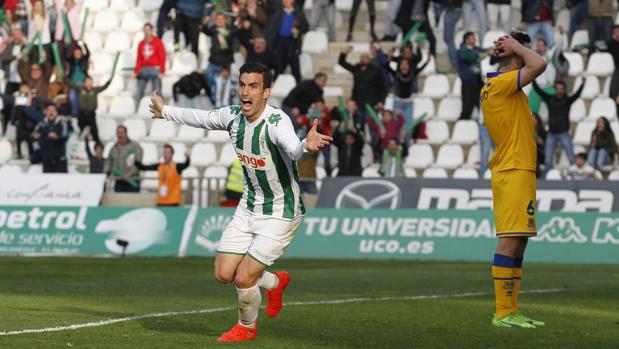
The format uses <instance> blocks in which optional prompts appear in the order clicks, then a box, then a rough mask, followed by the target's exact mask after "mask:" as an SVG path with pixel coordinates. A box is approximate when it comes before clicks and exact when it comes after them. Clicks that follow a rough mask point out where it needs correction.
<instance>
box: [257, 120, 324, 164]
mask: <svg viewBox="0 0 619 349" xmlns="http://www.w3.org/2000/svg"><path fill="white" fill-rule="evenodd" d="M317 125H318V120H314V125H313V126H312V129H311V130H310V131H309V132H308V133H307V136H306V137H305V139H304V140H303V141H300V140H299V137H298V136H297V134H296V133H295V131H294V127H293V126H292V121H290V118H288V117H286V118H283V119H282V120H281V121H280V122H279V124H278V125H277V126H276V127H272V128H269V134H270V135H271V137H272V139H273V142H274V143H276V144H277V145H278V146H279V147H280V149H281V150H283V151H284V152H285V153H286V154H288V157H290V159H292V160H295V161H296V160H299V159H301V158H302V157H303V155H305V154H306V153H307V152H314V151H318V150H320V149H321V148H323V147H324V146H325V145H327V144H329V142H331V141H332V140H333V139H332V138H331V137H329V136H324V135H321V134H320V133H318V131H317V130H316V127H317ZM323 137H326V138H324V139H323Z"/></svg>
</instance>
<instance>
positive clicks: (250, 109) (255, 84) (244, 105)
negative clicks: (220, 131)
mask: <svg viewBox="0 0 619 349" xmlns="http://www.w3.org/2000/svg"><path fill="white" fill-rule="evenodd" d="M264 85H265V84H264V78H263V75H262V74H260V73H242V74H241V77H240V78H239V99H240V101H241V110H242V111H243V115H245V117H246V118H248V119H249V120H253V119H254V118H256V117H259V116H260V114H259V113H261V112H262V111H263V110H264V107H265V105H266V103H267V99H268V98H269V96H270V95H271V88H270V86H268V87H266V86H264Z"/></svg>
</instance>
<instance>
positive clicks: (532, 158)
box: [480, 70, 537, 237]
mask: <svg viewBox="0 0 619 349" xmlns="http://www.w3.org/2000/svg"><path fill="white" fill-rule="evenodd" d="M521 87H522V86H521V85H520V71H519V70H514V71H511V72H507V73H500V72H497V73H490V74H488V82H487V83H486V84H485V85H484V87H483V88H482V90H481V94H480V98H481V107H482V112H483V115H484V122H485V123H486V127H487V128H488V132H489V133H490V137H492V140H493V141H494V143H495V144H496V150H495V151H494V154H493V156H492V158H491V159H490V162H489V163H488V167H489V168H490V169H491V170H492V197H493V204H494V224H495V227H496V232H497V237H531V236H535V235H536V231H537V229H536V226H535V206H536V205H535V202H536V198H535V196H536V191H535V186H536V178H535V169H536V161H537V150H536V144H535V125H534V123H533V117H532V115H531V110H530V109H529V103H528V100H527V96H526V95H525V94H524V92H523V91H522V89H521Z"/></svg>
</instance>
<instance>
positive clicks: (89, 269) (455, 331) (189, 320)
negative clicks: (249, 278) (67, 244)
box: [0, 257, 619, 349]
mask: <svg viewBox="0 0 619 349" xmlns="http://www.w3.org/2000/svg"><path fill="white" fill-rule="evenodd" d="M212 265H213V260H212V259H207V258H184V259H179V258H126V259H102V258H13V257H4V258H0V280H1V283H0V285H1V287H0V332H7V331H19V330H23V329H38V328H50V327H55V326H65V325H71V324H78V323H89V322H96V321H101V320H107V319H117V318H124V317H131V316H141V315H145V314H150V313H161V312H182V311H191V310H201V309H215V310H214V311H211V312H208V313H197V314H185V315H169V316H161V317H150V318H142V319H137V320H131V321H123V322H117V323H114V324H109V325H105V326H97V327H89V328H81V329H76V330H63V331H58V332H45V333H26V334H16V335H8V336H7V335H2V336H0V348H3V349H4V348H6V349H9V348H11V349H12V348H38V349H42V348H132V349H134V348H217V347H226V348H236V347H252V348H390V349H392V348H493V349H496V348H501V347H509V348H529V349H533V348H544V349H551V348H561V349H565V348H619V297H618V296H617V292H618V291H619V266H603V265H551V264H534V263H526V261H525V269H524V282H523V289H524V290H525V291H527V290H550V291H548V292H546V293H527V294H523V295H521V302H520V303H521V305H522V308H523V310H524V312H525V313H526V314H528V315H530V316H531V317H533V318H535V319H540V320H543V321H546V324H547V325H546V327H544V328H537V329H532V330H526V329H496V328H493V327H491V326H490V320H491V317H492V313H493V310H494V298H493V296H492V286H491V285H492V281H491V279H490V263H465V262H418V261H405V262H402V261H336V260H328V261H327V260H321V261H318V260H282V261H281V262H279V263H277V265H276V268H274V269H275V270H287V271H289V272H290V273H291V275H292V277H293V278H294V280H293V281H292V283H291V284H290V286H289V288H288V289H287V292H286V294H285V296H284V301H285V302H288V303H291V302H302V303H306V304H295V305H289V306H285V307H284V309H283V310H282V312H281V313H280V315H279V316H278V317H277V318H275V319H270V318H267V317H266V315H265V313H264V310H261V314H260V317H259V321H260V322H259V329H258V337H257V339H256V341H254V342H252V343H251V344H243V345H234V344H232V345H231V344H223V345H222V344H218V343H216V339H217V337H218V336H219V335H220V334H221V333H223V332H224V331H226V330H228V329H229V328H230V327H231V326H232V325H233V324H234V323H235V321H236V320H237V313H236V311H235V310H233V307H234V306H235V304H236V292H234V288H233V287H232V286H222V285H219V284H217V283H216V282H215V281H214V279H213V278H212V276H211V275H212ZM556 289H558V290H556ZM553 290H554V291H553ZM408 296H410V298H408V299H403V298H405V297H408ZM430 296H431V297H430ZM380 297H384V298H383V299H381V300H379V299H378V298H380ZM263 298H264V297H263ZM355 298H357V300H356V301H355V300H354V299H355ZM359 298H362V299H359ZM331 300H347V302H344V303H330V304H320V301H331ZM221 308H225V309H224V310H217V309H221Z"/></svg>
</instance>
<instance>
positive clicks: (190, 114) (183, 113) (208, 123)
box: [148, 91, 226, 130]
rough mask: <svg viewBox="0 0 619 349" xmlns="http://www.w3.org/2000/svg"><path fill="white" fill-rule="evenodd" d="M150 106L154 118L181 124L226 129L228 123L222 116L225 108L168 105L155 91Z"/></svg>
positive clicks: (208, 128) (210, 128)
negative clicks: (202, 108) (207, 108)
mask: <svg viewBox="0 0 619 349" xmlns="http://www.w3.org/2000/svg"><path fill="white" fill-rule="evenodd" d="M150 102H151V104H150V105H149V106H148V107H149V108H150V112H151V113H152V114H153V119H165V120H169V121H174V122H176V123H177V124H180V125H187V126H191V127H197V128H205V129H207V130H225V129H226V124H225V122H224V121H225V120H223V119H224V118H223V117H222V115H221V114H222V113H223V109H218V110H199V109H190V108H179V107H171V106H166V105H165V103H163V99H162V98H161V97H159V95H157V91H153V95H152V97H151V99H150Z"/></svg>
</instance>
